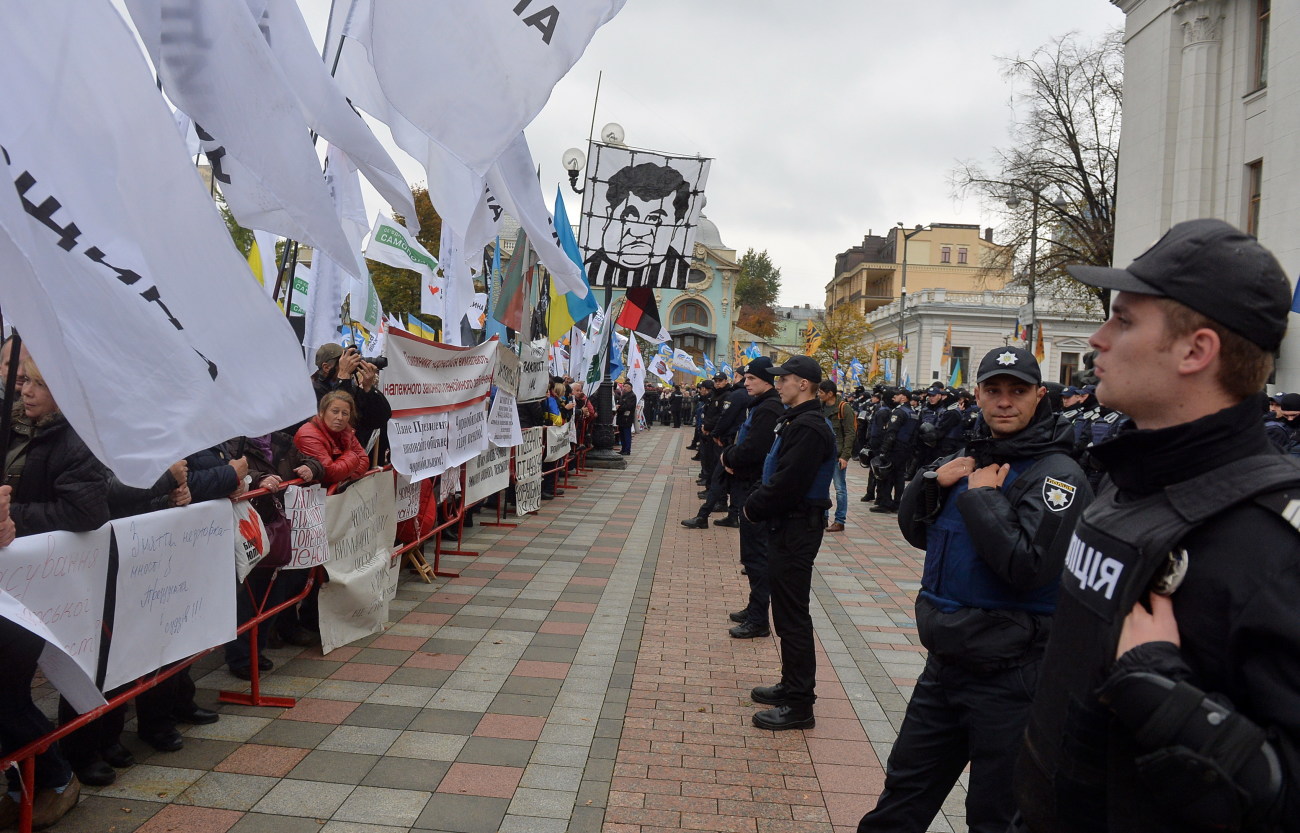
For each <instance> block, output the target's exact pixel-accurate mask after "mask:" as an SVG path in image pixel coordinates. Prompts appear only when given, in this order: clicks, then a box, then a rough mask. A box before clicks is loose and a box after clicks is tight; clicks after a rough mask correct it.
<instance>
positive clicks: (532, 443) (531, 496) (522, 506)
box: [515, 428, 544, 515]
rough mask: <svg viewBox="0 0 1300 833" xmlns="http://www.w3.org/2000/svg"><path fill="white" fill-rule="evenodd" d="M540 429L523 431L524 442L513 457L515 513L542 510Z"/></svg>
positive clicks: (520, 513) (523, 513) (521, 513)
mask: <svg viewBox="0 0 1300 833" xmlns="http://www.w3.org/2000/svg"><path fill="white" fill-rule="evenodd" d="M543 450H544V449H543V447H542V429H541V428H526V429H524V442H523V445H521V446H519V453H518V454H516V455H515V513H516V514H518V515H527V514H528V513H530V512H536V511H537V510H538V509H541V508H542V452H543Z"/></svg>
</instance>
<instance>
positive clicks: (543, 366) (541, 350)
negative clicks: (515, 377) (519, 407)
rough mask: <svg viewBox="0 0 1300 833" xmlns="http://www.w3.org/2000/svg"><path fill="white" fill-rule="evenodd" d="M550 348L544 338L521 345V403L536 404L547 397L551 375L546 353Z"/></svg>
mask: <svg viewBox="0 0 1300 833" xmlns="http://www.w3.org/2000/svg"><path fill="white" fill-rule="evenodd" d="M549 347H550V345H548V344H547V343H546V339H544V338H539V339H537V340H536V341H531V342H526V343H524V344H522V345H520V348H519V365H520V369H519V372H520V376H519V401H520V402H536V401H537V400H539V399H541V398H542V397H544V396H546V389H547V388H549V387H550V384H551V375H550V371H549V369H548V367H547V362H546V352H547V349H548V348H549Z"/></svg>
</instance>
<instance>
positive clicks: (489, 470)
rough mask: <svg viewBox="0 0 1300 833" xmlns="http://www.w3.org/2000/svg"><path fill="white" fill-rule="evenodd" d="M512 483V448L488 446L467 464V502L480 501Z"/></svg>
mask: <svg viewBox="0 0 1300 833" xmlns="http://www.w3.org/2000/svg"><path fill="white" fill-rule="evenodd" d="M509 485H510V449H508V448H497V447H496V446H494V445H490V446H488V447H487V450H486V451H484V452H483V453H482V454H480V455H479V456H477V457H475V458H474V459H473V460H470V461H469V462H468V463H466V464H465V503H466V504H470V503H478V502H479V501H480V500H483V499H484V498H486V497H488V496H489V495H493V494H496V493H497V492H499V491H501V490H502V489H504V488H506V487H507V486H509Z"/></svg>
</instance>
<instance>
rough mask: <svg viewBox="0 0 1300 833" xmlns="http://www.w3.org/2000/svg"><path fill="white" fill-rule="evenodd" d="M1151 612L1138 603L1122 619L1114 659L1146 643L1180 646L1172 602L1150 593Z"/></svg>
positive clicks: (1166, 597)
mask: <svg viewBox="0 0 1300 833" xmlns="http://www.w3.org/2000/svg"><path fill="white" fill-rule="evenodd" d="M1147 598H1148V600H1149V601H1150V603H1151V612H1150V613H1147V609H1146V608H1145V607H1144V606H1143V605H1142V602H1141V601H1139V602H1138V603H1137V604H1135V605H1133V609H1132V610H1131V611H1129V614H1128V616H1126V617H1124V629H1123V630H1121V631H1120V633H1119V647H1118V648H1116V649H1115V659H1119V658H1120V657H1122V656H1124V654H1125V653H1127V652H1128V650H1129V649H1130V648H1136V647H1137V646H1139V645H1144V644H1146V643H1147V642H1172V643H1174V644H1175V645H1181V644H1182V642H1181V641H1180V640H1179V638H1178V620H1177V619H1175V618H1174V602H1173V600H1172V599H1170V598H1169V597H1168V596H1161V595H1159V594H1158V593H1152V594H1150V595H1149V596H1148V597H1147Z"/></svg>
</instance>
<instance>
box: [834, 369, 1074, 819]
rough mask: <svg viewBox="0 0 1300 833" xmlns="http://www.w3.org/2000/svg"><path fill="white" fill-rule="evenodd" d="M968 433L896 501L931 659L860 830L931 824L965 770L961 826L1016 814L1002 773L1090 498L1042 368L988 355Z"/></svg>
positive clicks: (1022, 718) (922, 633)
mask: <svg viewBox="0 0 1300 833" xmlns="http://www.w3.org/2000/svg"><path fill="white" fill-rule="evenodd" d="M976 382H977V387H976V396H977V397H978V399H979V402H980V404H981V405H982V406H983V423H982V424H981V426H980V427H979V429H978V431H977V435H976V437H975V438H974V439H972V440H971V441H970V442H969V443H968V444H967V445H966V447H965V448H964V449H962V450H961V451H959V452H958V453H956V454H954V455H952V456H950V457H947V458H944V459H941V460H938V461H936V462H935V463H934V464H933V465H931V466H929V467H927V468H926V469H925V471H924V472H922V473H921V474H920V475H919V476H918V477H916V478H914V479H913V480H912V482H911V483H910V484H909V485H908V487H907V490H906V491H905V492H904V493H903V500H902V504H901V508H900V510H899V515H898V525H899V527H900V528H901V529H902V531H903V535H904V537H906V538H907V541H908V543H910V544H912V546H914V547H920V548H924V549H925V567H924V572H923V575H922V579H921V592H920V594H919V595H918V597H917V600H916V624H917V631H918V633H919V635H920V638H921V644H922V645H924V646H925V648H926V650H928V651H929V655H928V656H927V658H926V663H925V669H924V670H923V671H922V672H921V676H920V678H919V679H918V680H917V682H916V688H915V689H914V691H913V693H912V699H911V701H910V702H909V703H908V706H907V714H906V715H905V717H904V718H903V725H902V728H901V729H900V730H899V734H898V739H897V740H896V741H895V742H894V746H893V750H892V752H891V753H890V756H889V762H888V764H887V766H886V769H885V789H884V792H883V793H882V794H881V796H880V801H879V803H878V804H877V805H876V808H875V809H874V810H872V811H871V812H869V813H867V814H866V815H865V816H863V818H862V820H861V822H860V823H859V824H858V833H869V831H916V833H921V831H924V830H926V829H927V827H928V826H929V824H930V822H931V821H932V820H933V819H934V817H935V815H936V814H937V813H938V812H939V808H940V806H941V805H942V803H943V800H944V798H945V797H947V795H948V793H949V792H950V791H951V790H952V786H953V784H954V783H956V781H957V777H958V776H959V775H960V774H961V772H962V769H963V768H964V767H965V766H966V764H967V763H969V764H970V767H971V771H970V786H969V788H968V790H967V797H966V822H967V825H968V826H969V828H970V830H971V831H973V833H992V832H993V831H997V833H1002V831H1004V830H1006V828H1007V824H1008V823H1009V822H1010V820H1011V816H1012V814H1013V812H1014V807H1013V800H1012V793H1011V785H1010V783H1009V781H1008V780H1007V777H1006V775H1007V772H1008V771H1009V770H1010V768H1011V765H1012V764H1013V762H1014V761H1015V757H1016V751H1017V749H1018V748H1019V742H1018V738H1019V735H1020V733H1021V731H1022V730H1023V727H1024V722H1025V718H1026V716H1027V714H1028V710H1029V704H1030V698H1031V697H1032V695H1033V690H1032V689H1033V682H1034V680H1035V679H1036V678H1037V676H1038V665H1039V663H1040V661H1041V658H1042V653H1043V649H1044V647H1045V646H1046V644H1047V633H1048V628H1049V626H1050V622H1051V616H1052V611H1053V608H1054V604H1055V599H1056V592H1057V586H1058V584H1059V581H1060V575H1061V566H1062V564H1063V563H1064V561H1065V553H1066V548H1067V546H1068V544H1069V541H1070V531H1071V530H1072V529H1073V527H1074V521H1075V519H1076V518H1077V517H1078V515H1079V512H1080V511H1081V510H1082V509H1083V507H1084V506H1086V505H1087V503H1088V501H1089V500H1091V498H1092V493H1091V492H1090V491H1089V489H1088V482H1087V479H1086V478H1085V476H1084V473H1083V470H1082V469H1080V468H1079V465H1078V463H1076V462H1075V461H1074V460H1073V459H1072V458H1071V457H1070V455H1069V451H1070V442H1071V438H1070V435H1069V432H1068V431H1067V430H1065V427H1064V426H1058V424H1057V421H1056V417H1055V416H1054V415H1053V414H1052V410H1051V406H1050V404H1049V402H1048V401H1047V397H1046V390H1045V389H1044V388H1043V387H1042V375H1041V373H1040V371H1039V368H1038V362H1037V361H1035V360H1034V356H1033V354H1032V353H1030V352H1029V351H1027V350H1024V349H1021V348H1019V347H998V348H995V349H994V350H992V351H990V352H989V353H988V355H986V356H985V357H984V359H983V360H982V361H981V362H980V364H979V368H978V370H977V371H976Z"/></svg>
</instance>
